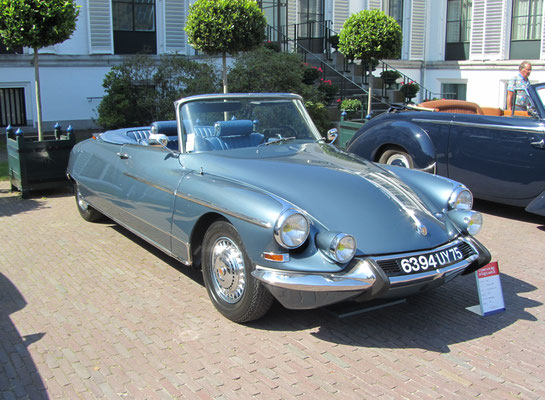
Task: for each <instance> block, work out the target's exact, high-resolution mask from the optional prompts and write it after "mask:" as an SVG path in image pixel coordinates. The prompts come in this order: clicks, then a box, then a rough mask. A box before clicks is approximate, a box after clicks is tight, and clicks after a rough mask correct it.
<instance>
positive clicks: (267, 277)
mask: <svg viewBox="0 0 545 400" xmlns="http://www.w3.org/2000/svg"><path fill="white" fill-rule="evenodd" d="M252 275H253V276H254V277H255V278H256V279H259V280H260V281H261V282H264V283H266V284H268V285H271V286H275V287H280V288H283V289H290V290H299V291H310V292H343V291H363V290H369V289H371V288H372V287H373V285H374V284H375V282H376V281H377V275H376V273H375V271H374V269H373V266H372V265H371V263H370V262H368V261H367V260H358V261H357V262H356V263H355V265H354V266H353V267H352V268H351V269H350V270H349V271H347V272H340V273H335V272H324V273H319V272H297V271H285V270H278V269H272V268H267V267H263V266H261V265H256V268H255V270H254V271H252Z"/></svg>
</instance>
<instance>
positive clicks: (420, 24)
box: [409, 0, 426, 60]
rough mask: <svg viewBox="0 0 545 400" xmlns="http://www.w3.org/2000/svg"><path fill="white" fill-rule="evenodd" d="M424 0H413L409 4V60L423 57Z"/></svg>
mask: <svg viewBox="0 0 545 400" xmlns="http://www.w3.org/2000/svg"><path fill="white" fill-rule="evenodd" d="M425 26H426V0H413V1H412V5H411V32H410V35H409V37H410V42H409V43H410V49H409V59H410V60H423V59H424V37H425V33H426V31H425Z"/></svg>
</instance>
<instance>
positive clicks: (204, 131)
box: [194, 126, 214, 137]
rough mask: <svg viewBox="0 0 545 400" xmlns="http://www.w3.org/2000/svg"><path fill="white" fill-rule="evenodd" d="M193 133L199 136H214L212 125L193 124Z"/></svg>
mask: <svg viewBox="0 0 545 400" xmlns="http://www.w3.org/2000/svg"><path fill="white" fill-rule="evenodd" d="M194 130H195V135H197V136H200V137H209V136H214V127H213V126H195V128H194Z"/></svg>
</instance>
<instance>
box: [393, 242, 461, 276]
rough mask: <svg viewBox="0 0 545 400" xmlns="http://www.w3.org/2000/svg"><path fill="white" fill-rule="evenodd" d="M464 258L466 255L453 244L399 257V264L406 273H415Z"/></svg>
mask: <svg viewBox="0 0 545 400" xmlns="http://www.w3.org/2000/svg"><path fill="white" fill-rule="evenodd" d="M463 258H464V255H463V254H462V252H461V251H460V249H459V248H458V246H453V247H450V248H448V249H445V250H440V251H435V252H433V253H428V254H421V255H419V256H412V257H404V258H400V259H398V264H399V266H400V267H401V270H402V271H403V272H405V273H406V274H413V273H415V272H425V271H429V270H434V269H437V268H441V267H444V266H447V265H450V264H453V263H455V262H456V261H459V260H462V259H463Z"/></svg>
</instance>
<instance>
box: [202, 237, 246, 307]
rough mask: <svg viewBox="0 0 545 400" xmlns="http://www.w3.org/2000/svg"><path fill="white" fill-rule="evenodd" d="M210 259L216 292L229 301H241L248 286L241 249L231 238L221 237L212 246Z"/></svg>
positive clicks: (232, 302)
mask: <svg viewBox="0 0 545 400" xmlns="http://www.w3.org/2000/svg"><path fill="white" fill-rule="evenodd" d="M210 261H211V262H210V266H211V268H210V269H211V270H210V274H211V275H212V276H211V278H212V284H213V285H214V290H215V292H216V293H217V294H218V295H219V297H221V299H222V300H223V301H225V302H227V303H231V304H234V303H236V302H237V301H239V300H240V299H241V297H242V295H243V294H244V288H245V287H246V274H245V270H244V257H243V256H242V252H241V251H240V249H239V248H238V247H237V245H236V244H235V243H234V242H233V241H232V240H231V239H229V238H226V237H221V238H219V239H218V240H216V242H215V243H214V245H213V246H212V254H211V260H210Z"/></svg>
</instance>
